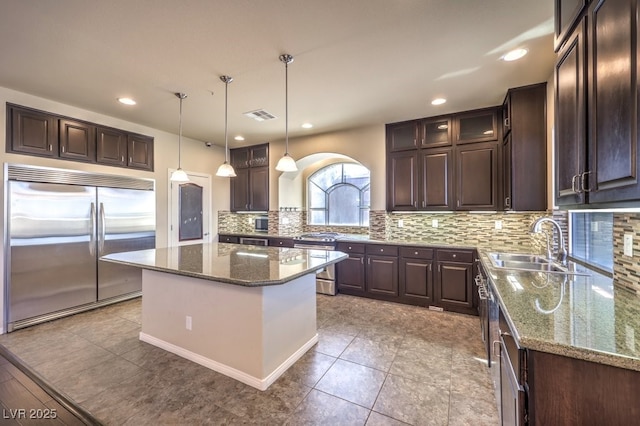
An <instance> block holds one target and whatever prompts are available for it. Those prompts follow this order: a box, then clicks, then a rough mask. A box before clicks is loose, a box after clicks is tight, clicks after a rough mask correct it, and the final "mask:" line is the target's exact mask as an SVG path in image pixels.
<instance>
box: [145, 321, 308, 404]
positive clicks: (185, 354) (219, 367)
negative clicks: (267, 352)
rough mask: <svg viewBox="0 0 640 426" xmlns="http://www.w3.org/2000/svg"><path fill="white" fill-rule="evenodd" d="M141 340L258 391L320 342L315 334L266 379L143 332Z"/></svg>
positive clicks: (268, 384)
mask: <svg viewBox="0 0 640 426" xmlns="http://www.w3.org/2000/svg"><path fill="white" fill-rule="evenodd" d="M140 340H141V341H143V342H146V343H149V344H150V345H153V346H156V347H158V348H160V349H164V350H165V351H167V352H171V353H172V354H175V355H178V356H180V357H182V358H185V359H188V360H189V361H193V362H195V363H196V364H200V365H202V366H203V367H207V368H209V369H211V370H213V371H217V372H218V373H220V374H224V375H225V376H228V377H231V378H232V379H235V380H237V381H239V382H242V383H244V384H246V385H249V386H251V387H254V388H256V389H258V390H261V391H264V390H267V388H269V386H271V384H272V383H273V382H275V381H276V380H278V378H279V377H280V376H281V375H282V374H283V373H284V372H285V371H287V370H288V369H289V367H291V366H292V365H293V364H294V363H295V362H296V361H297V360H299V359H300V357H302V355H304V354H305V353H306V352H307V351H308V350H309V349H310V348H311V347H312V346H313V345H315V344H316V343H317V342H318V334H315V335H314V336H313V337H312V338H311V339H309V340H308V341H307V342H306V343H305V344H304V345H302V346H301V347H300V349H298V350H297V351H295V352H294V353H293V354H291V356H290V357H289V358H287V359H286V360H285V361H284V362H283V363H282V364H280V365H279V366H278V367H277V368H276V369H275V370H273V371H272V372H271V373H270V374H269V375H268V376H267V377H265V378H264V379H260V378H258V377H254V376H251V375H249V374H247V373H245V372H243V371H240V370H238V369H235V368H233V367H229V366H228V365H226V364H222V363H220V362H218V361H214V360H212V359H210V358H207V357H204V356H202V355H200V354H197V353H195V352H191V351H189V350H187V349H184V348H181V347H179V346H176V345H174V344H172V343H169V342H165V341H164V340H161V339H158V338H157V337H153V336H151V335H149V334H146V333H143V332H140Z"/></svg>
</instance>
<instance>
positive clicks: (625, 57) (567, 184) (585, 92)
mask: <svg viewBox="0 0 640 426" xmlns="http://www.w3.org/2000/svg"><path fill="white" fill-rule="evenodd" d="M638 3H639V2H638V0H594V1H593V2H592V3H591V5H590V6H589V9H588V11H587V14H586V16H585V18H584V19H583V20H582V21H581V23H580V24H579V25H578V26H577V27H576V28H575V29H574V30H573V31H572V32H571V33H570V35H569V38H568V39H567V42H566V43H565V44H564V45H563V47H562V49H561V50H560V52H559V55H558V63H557V65H556V83H557V84H558V89H557V92H558V93H557V95H556V111H557V115H556V141H557V145H556V146H557V150H556V155H557V156H558V157H557V158H558V161H557V170H556V176H557V179H556V181H557V187H556V202H557V204H558V205H572V204H583V203H586V204H593V205H609V206H612V207H613V206H634V204H635V202H636V201H637V200H640V176H639V172H640V156H639V155H638V154H639V153H638V149H639V144H640V139H638V130H639V129H638V123H639V122H640V114H639V108H638V107H639V105H638V89H639V87H638V66H637V64H638V48H639V46H638ZM613 64H615V66H614V65H613ZM584 111H586V115H585V114H584Z"/></svg>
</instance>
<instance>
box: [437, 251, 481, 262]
mask: <svg viewBox="0 0 640 426" xmlns="http://www.w3.org/2000/svg"><path fill="white" fill-rule="evenodd" d="M438 260H445V261H449V262H463V263H472V262H473V252H472V251H466V250H438Z"/></svg>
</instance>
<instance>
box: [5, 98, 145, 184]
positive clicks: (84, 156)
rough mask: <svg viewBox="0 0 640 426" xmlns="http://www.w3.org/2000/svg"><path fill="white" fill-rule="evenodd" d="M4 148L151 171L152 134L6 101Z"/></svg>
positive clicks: (17, 151) (23, 152)
mask: <svg viewBox="0 0 640 426" xmlns="http://www.w3.org/2000/svg"><path fill="white" fill-rule="evenodd" d="M6 150H7V152H16V153H21V154H27V155H38V156H44V157H51V158H59V159H63V160H71V161H84V162H91V163H99V164H106V165H110V166H121V167H129V168H136V169H142V170H149V171H153V167H154V164H153V158H154V156H153V138H152V137H150V136H144V135H138V134H135V133H129V132H125V131H124V130H118V129H112V128H109V127H105V126H101V125H98V124H95V123H89V122H86V121H81V120H77V119H74V118H70V117H64V116H60V115H56V114H52V113H48V112H45V111H39V110H35V109H32V108H26V107H22V106H19V105H13V104H10V103H7V144H6Z"/></svg>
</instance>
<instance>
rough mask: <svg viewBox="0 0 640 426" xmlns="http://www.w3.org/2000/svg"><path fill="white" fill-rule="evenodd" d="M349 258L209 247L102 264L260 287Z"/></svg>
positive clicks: (116, 257) (133, 255) (125, 256)
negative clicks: (135, 267) (113, 264)
mask: <svg viewBox="0 0 640 426" xmlns="http://www.w3.org/2000/svg"><path fill="white" fill-rule="evenodd" d="M346 258H347V255H346V254H344V253H342V252H339V251H325V250H307V249H297V248H277V247H263V246H248V245H238V244H226V243H209V244H192V245H184V246H176V247H165V248H156V249H149V250H138V251H130V252H122V253H112V254H109V255H106V256H103V257H101V258H100V260H102V261H106V262H113V263H120V264H123V265H130V266H137V267H140V268H143V269H150V270H154V271H160V272H167V273H171V274H176V275H183V276H188V277H194V278H202V279H205V280H211V281H218V282H222V283H227V284H235V285H242V286H247V287H260V286H268V285H278V284H285V283H287V282H289V281H291V280H293V279H295V278H298V277H301V276H303V275H306V274H310V273H314V272H315V271H317V270H319V269H322V268H323V267H325V266H327V265H331V264H333V263H337V262H339V261H341V260H343V259H346Z"/></svg>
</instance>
